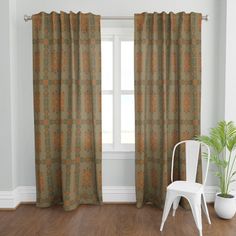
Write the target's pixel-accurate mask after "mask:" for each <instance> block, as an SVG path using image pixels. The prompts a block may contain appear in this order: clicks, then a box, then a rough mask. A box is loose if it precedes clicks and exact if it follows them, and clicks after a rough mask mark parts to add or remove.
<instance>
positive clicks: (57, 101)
mask: <svg viewBox="0 0 236 236" xmlns="http://www.w3.org/2000/svg"><path fill="white" fill-rule="evenodd" d="M32 20H33V84H34V118H35V152H36V153H35V154H36V182H37V206H39V207H48V206H51V205H53V204H59V203H62V204H63V207H64V209H65V210H72V209H75V208H76V207H77V206H78V205H79V204H96V203H99V202H101V201H102V191H101V48H100V45H101V39H100V16H96V15H93V14H90V13H89V14H82V13H78V14H75V13H72V12H71V13H69V14H67V13H64V12H61V13H60V14H58V13H55V12H52V13H51V14H46V13H39V14H36V15H34V16H33V19H32Z"/></svg>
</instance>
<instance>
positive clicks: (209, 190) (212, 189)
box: [204, 186, 219, 203]
mask: <svg viewBox="0 0 236 236" xmlns="http://www.w3.org/2000/svg"><path fill="white" fill-rule="evenodd" d="M218 191H219V188H218V187H217V186H205V188H204V194H205V198H206V201H207V202H208V203H210V202H214V201H215V196H216V193H217V192H218Z"/></svg>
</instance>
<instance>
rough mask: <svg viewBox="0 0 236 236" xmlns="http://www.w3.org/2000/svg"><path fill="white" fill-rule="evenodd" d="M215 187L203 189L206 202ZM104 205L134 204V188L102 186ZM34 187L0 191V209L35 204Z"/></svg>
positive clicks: (209, 200)
mask: <svg viewBox="0 0 236 236" xmlns="http://www.w3.org/2000/svg"><path fill="white" fill-rule="evenodd" d="M217 190H218V188H217V187H216V186H206V187H205V197H206V201H207V202H214V200H215V194H216V192H217ZM102 191H103V202H104V203H134V202H136V194H135V187H134V186H104V187H103V189H102ZM35 201H36V188H35V186H19V187H17V188H16V189H14V190H12V191H0V209H15V208H16V207H17V206H18V205H19V204H20V203H24V202H35Z"/></svg>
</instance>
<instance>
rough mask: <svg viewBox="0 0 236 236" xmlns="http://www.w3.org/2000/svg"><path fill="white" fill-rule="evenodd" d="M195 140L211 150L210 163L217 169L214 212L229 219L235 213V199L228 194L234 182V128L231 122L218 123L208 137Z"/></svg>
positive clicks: (235, 144)
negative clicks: (217, 186) (217, 187)
mask: <svg viewBox="0 0 236 236" xmlns="http://www.w3.org/2000/svg"><path fill="white" fill-rule="evenodd" d="M196 139H197V140H199V141H201V142H203V143H205V144H207V145H208V146H209V147H210V148H211V156H210V161H211V162H212V163H214V164H215V166H216V167H217V170H216V171H215V175H216V176H217V177H218V178H219V185H220V186H219V188H220V192H219V193H217V194H216V198H215V204H214V208H215V211H216V213H217V215H218V216H219V217H221V218H223V219H231V218H232V217H233V216H234V215H235V212H236V199H235V196H234V195H232V194H231V193H230V185H231V183H233V182H235V181H236V171H235V169H234V164H236V152H235V151H236V126H235V125H234V123H233V122H232V121H230V122H226V121H220V122H219V123H218V124H217V126H216V127H215V128H212V129H211V130H210V135H209V136H205V135H203V136H198V137H197V138H196ZM203 155H205V154H203Z"/></svg>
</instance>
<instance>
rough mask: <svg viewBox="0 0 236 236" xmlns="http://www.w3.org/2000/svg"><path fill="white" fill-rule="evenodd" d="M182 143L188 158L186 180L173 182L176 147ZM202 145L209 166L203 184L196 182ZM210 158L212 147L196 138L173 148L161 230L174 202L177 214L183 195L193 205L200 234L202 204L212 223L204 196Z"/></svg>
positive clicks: (200, 233) (192, 208) (174, 209)
mask: <svg viewBox="0 0 236 236" xmlns="http://www.w3.org/2000/svg"><path fill="white" fill-rule="evenodd" d="M180 144H185V153H186V155H185V158H186V181H174V182H173V169H174V157H175V151H176V148H177V147H178V146H179V145H180ZM201 145H203V146H205V147H206V149H207V155H208V156H207V166H206V173H205V178H204V181H203V184H200V183H196V175H197V166H198V159H199V151H200V147H201ZM209 160H210V149H209V147H208V146H207V145H206V144H204V143H201V142H199V141H195V140H185V141H181V142H179V143H177V144H176V145H175V147H174V149H173V153H172V164H171V182H172V183H171V184H170V185H169V186H168V187H167V193H166V200H165V206H164V211H163V215H162V222H161V227H160V231H162V229H163V226H164V223H165V221H166V219H167V216H168V214H169V211H170V208H171V206H172V204H173V216H175V211H176V209H177V208H178V205H179V201H180V198H181V197H185V198H186V199H187V200H188V202H189V204H190V207H191V210H192V213H193V217H194V220H195V223H196V225H197V228H198V230H199V235H200V236H202V217H201V206H202V208H203V211H204V213H205V215H206V217H207V220H208V223H209V224H211V220H210V217H209V213H208V209H207V204H206V200H205V196H204V185H205V183H206V179H207V174H208V168H209Z"/></svg>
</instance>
